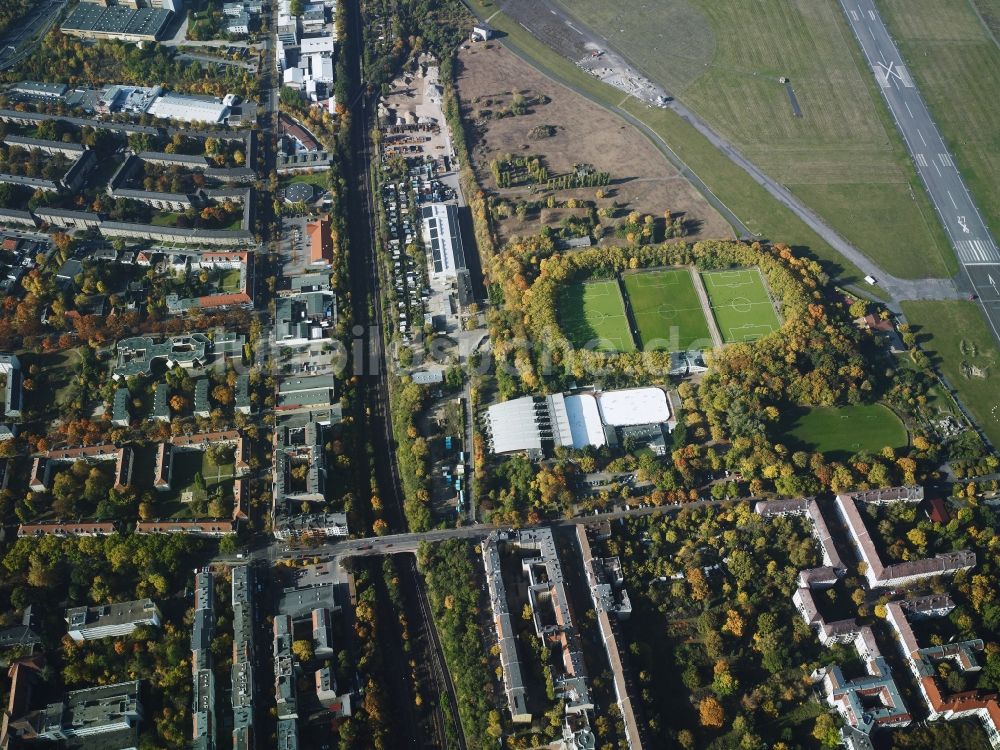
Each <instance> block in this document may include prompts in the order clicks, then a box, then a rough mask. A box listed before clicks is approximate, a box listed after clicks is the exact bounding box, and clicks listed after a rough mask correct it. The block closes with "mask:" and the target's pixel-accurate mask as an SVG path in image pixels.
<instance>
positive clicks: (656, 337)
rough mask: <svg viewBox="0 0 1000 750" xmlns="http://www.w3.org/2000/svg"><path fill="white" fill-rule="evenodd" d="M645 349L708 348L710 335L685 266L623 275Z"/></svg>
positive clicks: (675, 350)
mask: <svg viewBox="0 0 1000 750" xmlns="http://www.w3.org/2000/svg"><path fill="white" fill-rule="evenodd" d="M623 279H624V281H625V291H626V292H628V299H629V304H630V305H631V307H632V315H633V317H634V318H635V323H636V326H638V328H639V343H640V344H641V345H642V348H643V350H644V351H674V352H678V351H687V350H688V349H709V348H711V347H712V334H711V332H710V331H709V328H708V322H707V321H706V320H705V312H704V310H702V307H701V302H700V301H699V299H698V294H697V292H695V289H694V282H693V281H692V279H691V272H690V271H688V270H687V269H686V268H670V269H662V270H656V271H640V272H638V273H628V274H625V275H624V276H623Z"/></svg>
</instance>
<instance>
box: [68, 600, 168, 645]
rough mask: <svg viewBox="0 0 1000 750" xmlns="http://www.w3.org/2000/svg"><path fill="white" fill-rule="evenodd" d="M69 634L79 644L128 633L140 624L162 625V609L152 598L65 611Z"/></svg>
mask: <svg viewBox="0 0 1000 750" xmlns="http://www.w3.org/2000/svg"><path fill="white" fill-rule="evenodd" d="M66 622H67V623H68V624H69V637H70V638H72V639H73V640H74V641H76V642H77V643H82V642H83V641H93V640H97V639H99V638H110V637H112V636H119V635H128V634H129V633H131V632H133V631H134V630H135V629H136V628H137V627H139V626H140V625H152V626H154V627H159V626H160V609H159V607H157V606H156V604H154V603H153V600H152V599H137V600H135V601H131V602H119V603H118V604H103V605H100V606H97V607H73V608H71V609H67V610H66Z"/></svg>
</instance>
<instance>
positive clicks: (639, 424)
mask: <svg viewBox="0 0 1000 750" xmlns="http://www.w3.org/2000/svg"><path fill="white" fill-rule="evenodd" d="M485 422H486V425H485V426H486V433H487V435H488V437H489V441H490V447H491V448H492V450H493V452H494V453H518V452H527V453H528V454H529V455H531V456H532V457H536V458H541V457H542V456H544V455H547V454H549V453H551V451H552V450H554V449H555V448H559V447H566V448H576V449H581V448H585V447H587V446H593V447H595V448H599V447H601V446H604V445H618V444H619V443H620V442H621V440H622V439H624V438H625V437H630V438H632V439H634V440H636V441H638V442H643V443H646V444H648V445H649V446H650V448H652V450H653V451H654V452H657V453H662V452H663V451H665V450H666V444H665V440H664V428H666V431H667V432H670V431H671V430H673V427H674V424H675V423H676V422H675V418H674V415H673V410H672V409H671V406H670V402H669V400H668V399H667V393H666V391H664V390H663V389H662V388H657V387H652V386H651V387H645V388H627V389H624V390H617V391H603V392H602V391H587V392H583V393H576V394H571V395H564V394H562V393H555V394H552V395H550V396H523V397H521V398H516V399H513V400H511V401H504V402H502V403H499V404H494V405H493V406H491V407H489V408H488V409H487V410H486V418H485Z"/></svg>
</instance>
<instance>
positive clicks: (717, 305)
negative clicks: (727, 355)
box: [701, 268, 780, 344]
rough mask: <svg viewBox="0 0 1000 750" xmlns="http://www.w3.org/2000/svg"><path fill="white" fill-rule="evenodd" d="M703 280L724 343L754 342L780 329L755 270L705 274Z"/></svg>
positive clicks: (758, 273) (762, 281) (765, 290)
mask: <svg viewBox="0 0 1000 750" xmlns="http://www.w3.org/2000/svg"><path fill="white" fill-rule="evenodd" d="M701 279H702V282H703V283H704V284H705V292H706V293H707V294H708V301H709V303H710V304H711V305H712V314H713V315H714V316H715V323H716V325H718V327H719V333H720V334H721V335H722V340H723V341H724V342H725V343H727V344H730V343H733V342H736V341H754V340H755V339H759V338H761V337H762V336H766V335H767V334H769V333H770V332H771V331H775V330H777V329H778V328H779V327H780V323H779V322H778V315H777V314H776V313H775V312H774V306H773V305H772V304H771V299H770V297H768V295H767V289H766V288H765V286H764V279H763V278H761V275H760V271H758V270H757V269H756V268H749V269H746V268H744V269H739V270H736V271H705V272H703V273H702V274H701Z"/></svg>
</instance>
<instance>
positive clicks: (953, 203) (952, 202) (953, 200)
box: [946, 190, 962, 224]
mask: <svg viewBox="0 0 1000 750" xmlns="http://www.w3.org/2000/svg"><path fill="white" fill-rule="evenodd" d="M946 192H947V193H948V198H950V199H951V205H952V206H953V207H954V208H958V204H957V203H955V198H954V197H953V196H952V194H951V191H950V190H947V191H946ZM961 223H962V222H959V224H961Z"/></svg>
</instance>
